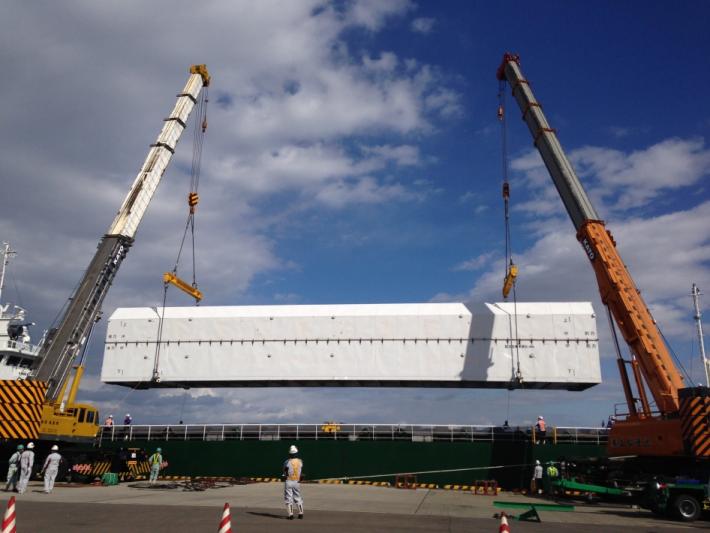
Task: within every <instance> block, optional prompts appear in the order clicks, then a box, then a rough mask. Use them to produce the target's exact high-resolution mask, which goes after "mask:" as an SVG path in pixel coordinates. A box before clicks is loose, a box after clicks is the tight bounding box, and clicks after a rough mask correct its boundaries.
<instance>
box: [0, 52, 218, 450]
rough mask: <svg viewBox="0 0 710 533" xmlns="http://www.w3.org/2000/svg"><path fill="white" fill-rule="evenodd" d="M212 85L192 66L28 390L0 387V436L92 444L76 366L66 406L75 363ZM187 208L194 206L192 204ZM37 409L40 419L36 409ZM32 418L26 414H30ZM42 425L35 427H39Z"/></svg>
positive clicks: (90, 411) (92, 427)
mask: <svg viewBox="0 0 710 533" xmlns="http://www.w3.org/2000/svg"><path fill="white" fill-rule="evenodd" d="M209 84H210V75H209V72H208V71H207V67H206V66H205V65H193V66H191V67H190V76H189V78H188V80H187V83H186V85H185V87H184V89H183V90H182V92H181V93H180V94H178V95H177V102H176V103H175V106H174V108H173V110H172V112H171V113H170V115H169V116H168V118H166V119H165V120H164V122H165V123H164V125H163V128H162V130H161V132H160V134H159V135H158V138H157V140H156V142H155V143H154V144H152V145H151V147H150V150H149V152H148V155H147V157H146V159H145V162H144V163H143V165H142V167H141V169H140V171H139V172H138V175H137V176H136V178H135V180H134V181H133V185H132V186H131V188H130V190H129V191H128V194H127V195H126V197H125V199H124V200H123V204H122V205H121V207H120V209H119V210H118V213H117V214H116V217H115V219H114V220H113V222H112V223H111V225H110V226H109V228H108V231H107V232H106V234H105V235H104V236H103V237H102V238H101V240H100V241H99V244H98V247H97V249H96V252H95V254H94V257H93V259H92V260H91V263H89V267H88V268H87V269H86V271H85V272H84V274H83V276H82V278H81V280H80V282H79V284H78V286H77V288H76V290H75V291H74V293H73V294H72V296H71V298H70V299H69V303H68V305H67V306H66V309H65V310H64V312H63V314H62V316H61V318H60V320H59V325H58V327H57V328H56V329H53V330H51V331H50V333H49V334H48V335H47V336H46V338H45V341H44V342H43V344H42V345H41V347H40V351H39V354H38V358H37V362H36V363H35V366H34V367H33V369H32V374H31V377H32V379H31V380H27V381H28V382H27V383H17V382H7V381H4V382H0V402H1V403H3V407H5V413H10V415H9V416H8V415H5V416H4V417H0V436H3V437H5V438H8V437H16V438H37V430H38V429H39V434H40V435H42V436H51V437H55V438H69V439H78V438H81V437H86V436H90V437H93V436H94V435H95V434H96V432H97V429H98V412H97V411H96V409H95V408H94V407H92V406H90V405H86V404H75V402H74V400H75V398H76V393H77V389H78V386H79V382H80V380H81V377H82V373H83V366H82V365H78V366H75V367H74V369H75V371H76V372H75V374H74V379H73V381H72V385H71V387H70V390H69V394H68V396H67V397H66V399H65V392H66V388H67V384H68V382H69V377H70V374H71V370H72V367H73V363H74V361H75V359H76V358H77V356H78V355H79V354H80V353H81V351H82V349H83V348H84V347H85V345H86V343H87V341H88V337H89V335H90V332H91V328H92V327H93V325H94V323H95V322H96V321H98V319H99V318H100V313H101V305H102V303H103V301H104V298H105V297H106V294H107V292H108V290H109V288H110V287H111V284H112V282H113V280H114V278H115V276H116V273H117V272H118V269H119V267H120V266H121V263H122V261H123V259H124V258H125V257H126V254H127V253H128V250H129V249H130V247H131V245H132V244H133V242H134V239H135V235H136V231H137V229H138V226H139V224H140V222H141V220H142V219H143V215H144V214H145V212H146V209H147V208H148V204H149V203H150V201H151V199H152V197H153V194H154V193H155V191H156V189H157V187H158V185H159V183H160V180H161V178H162V176H163V173H164V172H165V169H166V168H167V166H168V164H169V162H170V159H171V158H172V155H173V154H174V152H175V147H176V145H177V143H178V141H179V140H180V136H181V135H182V133H183V130H184V129H185V127H186V124H187V120H188V117H189V116H190V114H191V112H192V110H193V108H194V107H195V106H196V105H200V102H201V100H200V98H204V97H205V91H203V88H206V87H208V86H209ZM191 207H192V205H191ZM40 403H41V417H39V416H38V410H39V408H40V406H39V405H38V404H40ZM28 413H31V414H28ZM40 422H41V426H40V425H39V424H40Z"/></svg>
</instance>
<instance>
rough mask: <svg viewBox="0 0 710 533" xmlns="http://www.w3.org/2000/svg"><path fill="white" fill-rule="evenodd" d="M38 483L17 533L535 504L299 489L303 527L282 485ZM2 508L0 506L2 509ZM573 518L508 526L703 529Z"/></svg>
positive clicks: (462, 495) (585, 512) (339, 523)
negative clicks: (288, 511) (290, 514)
mask: <svg viewBox="0 0 710 533" xmlns="http://www.w3.org/2000/svg"><path fill="white" fill-rule="evenodd" d="M42 488H43V487H42V486H41V484H40V483H39V482H32V483H30V486H29V488H28V491H27V493H25V494H23V495H18V496H17V503H16V515H17V528H18V530H19V531H53V532H55V533H63V532H72V533H81V532H92V533H93V532H95V531H102V532H104V533H113V532H116V533H117V532H125V531H135V532H142V531H171V532H174V533H175V532H201V531H205V532H213V531H216V530H217V526H218V524H219V521H220V519H221V516H222V509H223V506H224V503H225V502H228V503H229V504H230V507H231V515H232V530H233V531H235V532H237V531H238V532H240V533H244V532H259V533H261V532H263V531H275V532H279V531H289V532H297V531H328V532H331V531H339V532H342V533H355V532H367V533H371V532H372V531H383V530H387V531H395V532H397V531H402V532H403V531H407V532H410V531H415V532H430V531H431V532H434V531H436V532H439V531H449V532H461V533H463V532H468V531H494V530H497V528H498V524H499V521H498V520H497V519H494V518H492V516H493V514H494V513H495V512H496V511H497V510H496V509H495V508H494V507H493V501H494V500H501V501H516V502H517V501H524V502H525V501H527V502H533V501H538V502H539V500H537V499H534V498H527V497H525V496H520V495H515V494H511V493H505V492H504V493H501V494H499V495H498V496H496V497H490V496H480V495H473V494H471V493H470V492H451V491H442V490H428V489H416V490H405V489H394V488H384V487H372V486H357V485H315V484H304V485H303V488H302V492H303V496H304V500H305V509H306V514H305V519H304V520H302V521H301V520H294V521H288V520H286V519H285V517H284V514H285V511H284V507H283V503H282V494H283V492H282V485H281V483H260V484H251V485H241V486H230V487H225V488H218V489H208V490H206V491H202V492H185V491H181V490H180V489H168V488H167V484H166V487H165V488H157V489H141V488H137V487H132V486H131V484H121V485H117V486H112V487H97V486H86V485H66V484H61V483H60V484H57V485H56V486H55V490H54V492H53V493H52V494H49V495H48V494H44V493H43V492H42ZM6 501H7V498H5V499H4V500H3V506H5V505H6ZM575 506H576V509H575V511H574V512H564V513H559V512H545V511H542V512H541V513H540V514H541V517H542V523H527V522H511V531H515V532H517V531H530V532H543V531H545V532H563V531H571V530H574V531H576V532H579V533H585V532H589V533H591V532H599V531H602V532H604V531H608V532H617V531H621V530H623V531H630V532H634V531H639V532H641V531H668V532H669V533H670V532H671V531H694V530H698V531H699V530H703V529H706V528H707V526H708V523H707V522H702V521H699V522H696V523H693V524H682V523H679V522H673V521H670V520H665V519H661V518H658V517H655V516H654V515H653V514H651V513H650V512H649V511H645V510H643V509H637V508H631V507H629V506H621V505H616V506H612V505H607V504H599V505H584V504H581V503H579V502H575Z"/></svg>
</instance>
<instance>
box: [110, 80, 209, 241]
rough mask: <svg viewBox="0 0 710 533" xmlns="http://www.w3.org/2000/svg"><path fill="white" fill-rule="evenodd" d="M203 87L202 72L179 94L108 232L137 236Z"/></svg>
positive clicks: (188, 81) (131, 236) (188, 82)
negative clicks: (139, 226) (137, 231)
mask: <svg viewBox="0 0 710 533" xmlns="http://www.w3.org/2000/svg"><path fill="white" fill-rule="evenodd" d="M202 87H203V77H202V76H201V75H200V74H192V75H190V78H189V79H188V80H187V84H186V85H185V88H184V89H183V91H182V93H181V94H179V95H178V99H177V102H176V103H175V108H174V109H173V112H172V113H170V116H169V117H168V118H166V119H165V124H164V125H163V129H162V131H161V132H160V135H158V140H157V141H156V142H155V144H154V145H152V146H151V149H150V151H149V152H148V156H147V157H146V159H145V162H144V163H143V166H142V167H141V170H140V172H139V173H138V175H137V176H136V179H135V180H134V181H133V185H132V186H131V190H130V191H129V192H128V195H127V196H126V199H125V200H124V201H123V205H121V208H120V209H119V210H118V213H117V214H116V218H115V220H114V221H113V223H112V224H111V227H110V228H109V230H108V232H107V234H108V235H123V236H124V237H130V238H133V237H135V234H136V230H137V229H138V225H139V224H140V221H141V219H142V218H143V215H144V214H145V211H146V209H147V208H148V204H149V203H150V200H151V198H153V194H154V193H155V190H156V189H157V188H158V184H159V183H160V179H161V177H162V176H163V173H164V172H165V169H166V168H167V166H168V163H170V158H171V157H172V155H173V153H174V152H175V146H176V145H177V143H178V140H179V139H180V136H181V135H182V132H183V130H184V129H185V124H186V123H187V119H188V117H189V116H190V113H191V112H192V108H193V107H194V106H195V103H196V102H197V97H198V96H199V94H200V90H201V89H202Z"/></svg>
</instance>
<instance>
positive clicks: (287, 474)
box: [283, 445, 303, 520]
mask: <svg viewBox="0 0 710 533" xmlns="http://www.w3.org/2000/svg"><path fill="white" fill-rule="evenodd" d="M288 454H289V457H288V459H286V462H285V463H284V466H283V478H284V480H285V483H284V501H285V502H286V511H288V519H289V520H293V504H294V503H295V504H296V506H297V507H298V518H303V498H302V497H301V477H302V475H303V461H302V460H301V459H299V458H298V457H297V456H296V455H297V454H298V448H296V447H295V446H293V445H292V446H291V448H289V450H288Z"/></svg>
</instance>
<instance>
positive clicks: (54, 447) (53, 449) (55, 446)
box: [52, 444, 59, 452]
mask: <svg viewBox="0 0 710 533" xmlns="http://www.w3.org/2000/svg"><path fill="white" fill-rule="evenodd" d="M52 451H53V452H56V451H59V446H57V445H56V444H55V445H54V446H52Z"/></svg>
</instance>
